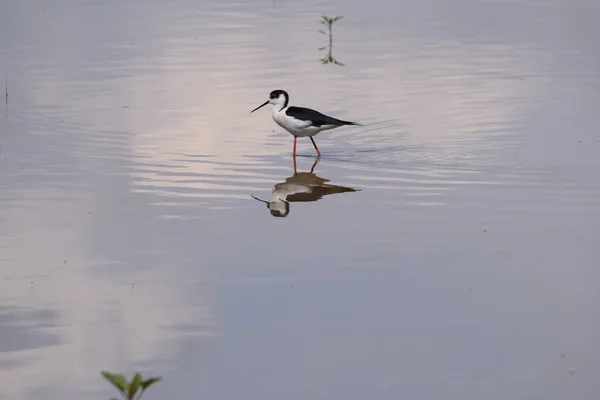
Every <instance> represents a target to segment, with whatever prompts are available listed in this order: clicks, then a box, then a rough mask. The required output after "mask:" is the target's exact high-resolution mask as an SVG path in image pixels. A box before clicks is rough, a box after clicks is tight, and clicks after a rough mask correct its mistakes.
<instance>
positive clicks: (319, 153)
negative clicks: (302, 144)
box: [309, 136, 321, 157]
mask: <svg viewBox="0 0 600 400" xmlns="http://www.w3.org/2000/svg"><path fill="white" fill-rule="evenodd" d="M309 138H310V141H311V142H312V143H313V146H315V150H316V151H317V154H318V155H319V157H321V152H320V151H319V148H318V147H317V144H316V143H315V140H314V139H313V138H312V136H309Z"/></svg>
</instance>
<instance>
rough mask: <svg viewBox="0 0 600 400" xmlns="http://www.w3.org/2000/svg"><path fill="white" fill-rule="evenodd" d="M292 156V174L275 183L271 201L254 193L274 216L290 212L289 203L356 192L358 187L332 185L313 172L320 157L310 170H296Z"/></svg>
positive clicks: (284, 215)
mask: <svg viewBox="0 0 600 400" xmlns="http://www.w3.org/2000/svg"><path fill="white" fill-rule="evenodd" d="M293 158H294V175H292V176H290V177H289V178H286V180H285V181H284V182H281V183H277V184H275V187H274V188H273V192H272V193H271V201H266V200H262V199H259V198H258V197H256V196H254V195H252V194H251V195H250V196H252V197H253V198H254V199H255V200H258V201H260V202H263V203H265V204H266V205H267V208H268V209H269V212H270V213H271V215H272V216H274V217H287V215H288V214H289V213H290V203H295V202H311V201H317V200H320V199H322V198H323V196H327V195H331V194H336V193H346V192H356V191H359V190H360V189H354V188H351V187H345V186H338V185H332V184H329V183H327V182H329V179H324V178H321V177H319V176H317V175H315V173H314V172H313V171H314V169H315V167H316V166H317V164H318V163H319V160H320V158H321V157H317V159H316V160H315V162H314V164H313V166H312V168H311V169H310V172H298V171H297V170H296V156H294V157H293Z"/></svg>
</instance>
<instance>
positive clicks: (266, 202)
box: [250, 102, 269, 206]
mask: <svg viewBox="0 0 600 400" xmlns="http://www.w3.org/2000/svg"><path fill="white" fill-rule="evenodd" d="M267 103H268V102H267ZM263 106H264V104H263ZM261 107H262V106H261ZM259 108H260V107H259ZM250 196H252V198H253V199H254V200H258V201H260V202H262V203H265V204H266V205H267V206H268V205H269V202H268V201H265V200H262V199H259V198H258V197H256V196H255V195H253V194H251V195H250Z"/></svg>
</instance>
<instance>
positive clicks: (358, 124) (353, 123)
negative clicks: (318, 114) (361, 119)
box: [340, 120, 364, 126]
mask: <svg viewBox="0 0 600 400" xmlns="http://www.w3.org/2000/svg"><path fill="white" fill-rule="evenodd" d="M340 123H341V124H342V125H356V126H364V125H363V124H360V123H358V122H352V121H342V120H340Z"/></svg>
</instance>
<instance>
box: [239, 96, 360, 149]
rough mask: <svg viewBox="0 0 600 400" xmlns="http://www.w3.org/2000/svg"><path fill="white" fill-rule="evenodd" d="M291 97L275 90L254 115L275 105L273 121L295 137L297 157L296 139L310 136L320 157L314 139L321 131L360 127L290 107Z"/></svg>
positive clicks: (318, 113)
mask: <svg viewBox="0 0 600 400" xmlns="http://www.w3.org/2000/svg"><path fill="white" fill-rule="evenodd" d="M289 101H290V96H289V95H288V94H287V92H286V91H285V90H273V91H272V92H271V94H270V95H269V100H267V101H265V102H264V103H263V104H261V105H260V106H258V107H256V108H255V109H254V110H252V111H250V112H251V113H253V112H254V111H256V110H258V109H259V108H261V107H264V106H266V105H267V104H273V106H274V107H273V120H274V121H275V122H276V123H277V124H278V125H279V126H281V127H282V128H284V129H285V130H286V131H288V132H289V133H291V134H292V135H293V136H294V156H295V155H296V139H298V138H299V137H306V136H308V137H309V138H310V140H311V142H312V144H313V146H315V150H317V154H318V155H319V156H320V155H321V152H320V151H319V148H318V147H317V144H316V143H315V141H314V139H313V138H312V137H313V136H315V135H316V134H318V133H319V132H321V131H326V130H329V129H334V128H339V127H340V126H344V125H359V126H362V125H361V124H359V123H357V122H350V121H342V120H339V119H336V118H333V117H329V116H327V115H323V114H321V113H320V112H318V111H315V110H311V109H310V108H303V107H295V106H288V102H289Z"/></svg>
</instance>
